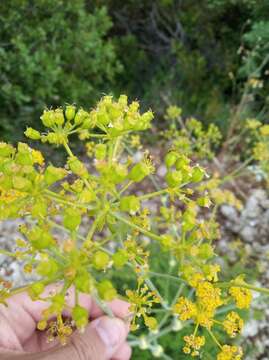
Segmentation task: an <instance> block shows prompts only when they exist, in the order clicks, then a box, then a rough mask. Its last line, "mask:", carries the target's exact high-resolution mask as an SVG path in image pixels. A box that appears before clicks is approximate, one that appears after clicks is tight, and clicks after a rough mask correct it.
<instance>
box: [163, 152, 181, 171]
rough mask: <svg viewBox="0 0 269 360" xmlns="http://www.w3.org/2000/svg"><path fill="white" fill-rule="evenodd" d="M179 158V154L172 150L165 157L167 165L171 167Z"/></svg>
mask: <svg viewBox="0 0 269 360" xmlns="http://www.w3.org/2000/svg"><path fill="white" fill-rule="evenodd" d="M177 158H178V154H177V153H176V152H175V151H170V152H169V153H168V154H166V156H165V158H164V162H165V165H166V166H167V167H168V168H170V167H172V166H173V165H175V163H176V161H177Z"/></svg>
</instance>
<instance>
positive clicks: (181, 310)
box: [174, 296, 197, 321]
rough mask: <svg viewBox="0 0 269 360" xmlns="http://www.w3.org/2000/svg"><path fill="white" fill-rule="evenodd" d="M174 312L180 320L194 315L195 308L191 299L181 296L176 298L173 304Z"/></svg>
mask: <svg viewBox="0 0 269 360" xmlns="http://www.w3.org/2000/svg"><path fill="white" fill-rule="evenodd" d="M174 313H176V314H178V315H179V318H180V320H182V321H185V320H188V319H191V318H193V317H194V316H195V315H196V313H197V308H196V305H195V304H194V303H193V302H192V301H190V300H188V299H186V298H184V297H183V296H182V297H180V298H179V299H178V302H177V303H176V305H175V306H174Z"/></svg>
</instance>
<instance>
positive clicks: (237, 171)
mask: <svg viewBox="0 0 269 360" xmlns="http://www.w3.org/2000/svg"><path fill="white" fill-rule="evenodd" d="M252 161H253V156H251V157H250V158H249V159H247V160H246V161H245V162H243V164H241V165H240V166H239V167H238V168H236V169H235V170H234V171H232V172H231V173H230V174H228V175H226V176H224V178H223V179H222V180H221V183H220V184H223V183H225V182H226V181H229V180H231V179H232V178H233V177H235V176H237V174H238V173H240V172H241V171H242V170H244V169H245V168H246V167H247V166H248V164H250V163H251V162H252Z"/></svg>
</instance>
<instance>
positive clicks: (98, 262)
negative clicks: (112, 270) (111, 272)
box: [92, 250, 110, 270]
mask: <svg viewBox="0 0 269 360" xmlns="http://www.w3.org/2000/svg"><path fill="white" fill-rule="evenodd" d="M109 261H110V258H109V255H108V254H107V253H105V252H104V251H101V250H99V251H97V252H96V253H95V254H94V255H93V258H92V264H93V266H94V267H95V268H96V269H97V270H103V269H105V268H106V267H107V265H108V263H109Z"/></svg>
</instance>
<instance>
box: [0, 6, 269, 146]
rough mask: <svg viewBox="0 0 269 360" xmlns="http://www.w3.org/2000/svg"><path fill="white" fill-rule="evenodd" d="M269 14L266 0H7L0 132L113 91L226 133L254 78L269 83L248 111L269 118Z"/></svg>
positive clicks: (0, 21)
mask: <svg viewBox="0 0 269 360" xmlns="http://www.w3.org/2000/svg"><path fill="white" fill-rule="evenodd" d="M268 13H269V3H268V1H267V0H259V1H257V0H202V1H196V0H156V1H152V0H145V1H136V0H126V1H124V2H122V1H120V0H93V1H87V0H66V1H63V0H40V1H32V0H10V1H2V2H1V3H0V79H1V83H0V134H1V137H3V136H5V137H6V138H7V139H10V140H14V137H15V135H16V132H14V129H16V128H18V127H23V128H24V127H25V125H26V124H27V125H30V124H31V123H33V122H34V121H35V120H37V118H38V114H39V113H40V110H41V108H43V107H44V105H48V106H53V105H57V106H59V105H63V104H64V103H66V102H76V103H77V104H78V105H82V106H85V105H87V106H91V105H92V104H93V102H94V101H95V100H96V98H97V97H98V98H99V97H100V95H101V94H102V93H110V92H111V93H115V95H119V94H120V93H127V94H128V95H129V96H130V97H131V98H134V99H135V98H139V99H140V100H141V102H142V105H144V108H146V107H149V106H150V107H152V108H154V110H155V112H156V113H157V115H159V118H160V119H162V117H163V113H164V109H165V108H166V107H167V105H169V104H177V105H179V106H182V107H184V109H185V111H186V113H187V115H194V116H198V117H201V118H203V119H206V121H208V122H211V121H215V122H217V123H218V125H220V127H221V128H222V129H223V130H225V129H226V130H227V127H229V121H228V120H229V118H231V112H232V111H233V109H234V108H235V107H236V106H237V105H238V104H239V103H240V99H241V97H242V95H243V94H244V90H245V83H246V82H247V81H248V80H249V78H250V77H251V76H254V77H256V78H259V79H260V80H262V86H259V87H256V89H255V92H254V94H253V99H252V102H251V104H250V102H245V103H247V105H248V109H247V111H248V112H249V116H255V115H257V114H261V116H262V117H263V118H266V115H267V113H268V103H269V99H268V95H267V94H268V90H269V86H268V81H267V79H268V71H266V70H267V69H266V66H267V65H268V60H269V59H268V48H269V20H268ZM240 110H241V109H240ZM159 124H161V121H160V122H159Z"/></svg>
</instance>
